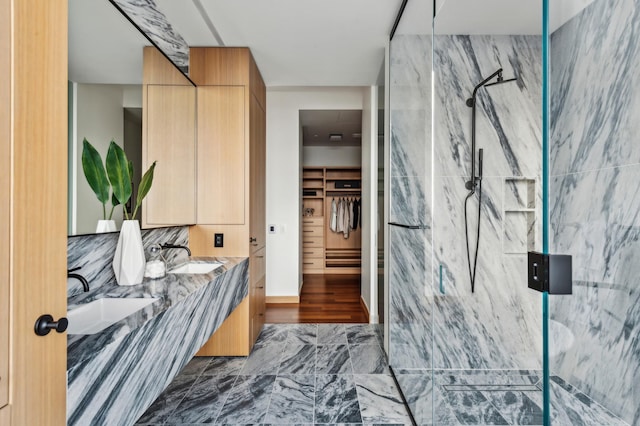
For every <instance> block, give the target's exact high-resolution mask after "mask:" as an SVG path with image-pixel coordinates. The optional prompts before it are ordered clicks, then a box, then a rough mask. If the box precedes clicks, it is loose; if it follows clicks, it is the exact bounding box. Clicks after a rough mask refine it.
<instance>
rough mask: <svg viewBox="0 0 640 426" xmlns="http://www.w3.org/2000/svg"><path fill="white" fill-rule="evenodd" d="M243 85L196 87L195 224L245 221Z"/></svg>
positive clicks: (234, 223)
mask: <svg viewBox="0 0 640 426" xmlns="http://www.w3.org/2000/svg"><path fill="white" fill-rule="evenodd" d="M245 153H246V147H245V88H244V87H243V86H204V87H199V88H198V174H197V176H198V178H197V187H198V203H197V204H198V206H197V212H198V213H197V223H198V224H202V225H207V224H211V225H242V224H244V223H245V183H246V181H245V171H246V164H245Z"/></svg>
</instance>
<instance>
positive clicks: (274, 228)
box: [269, 225, 277, 234]
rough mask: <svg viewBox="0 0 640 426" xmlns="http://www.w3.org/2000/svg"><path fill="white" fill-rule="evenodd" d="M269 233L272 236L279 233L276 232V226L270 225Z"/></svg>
mask: <svg viewBox="0 0 640 426" xmlns="http://www.w3.org/2000/svg"><path fill="white" fill-rule="evenodd" d="M269 233H270V234H275V233H277V231H276V225H269Z"/></svg>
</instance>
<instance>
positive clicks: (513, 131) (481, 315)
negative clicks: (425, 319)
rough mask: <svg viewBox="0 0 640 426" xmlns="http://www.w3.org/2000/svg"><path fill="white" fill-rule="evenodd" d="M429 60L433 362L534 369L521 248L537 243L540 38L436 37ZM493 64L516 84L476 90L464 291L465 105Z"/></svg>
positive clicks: (535, 302)
mask: <svg viewBox="0 0 640 426" xmlns="http://www.w3.org/2000/svg"><path fill="white" fill-rule="evenodd" d="M433 60H434V65H433V66H434V88H435V93H434V153H433V155H434V161H433V170H432V173H433V174H432V179H433V188H434V189H433V191H434V193H433V199H430V198H428V199H427V209H428V210H429V211H431V212H433V265H432V271H431V272H430V275H432V276H433V280H432V282H433V291H434V292H436V291H437V296H436V297H435V298H434V310H433V313H432V315H433V327H434V329H433V335H434V351H433V352H434V353H433V357H434V361H433V362H434V368H436V369H440V368H447V369H448V368H453V369H527V370H538V369H541V368H542V365H541V353H542V340H541V336H542V325H541V297H540V294H539V293H536V292H533V291H531V290H529V289H528V288H527V277H526V273H527V264H526V253H527V251H528V250H533V249H538V250H539V249H540V246H541V230H542V228H541V225H542V224H541V220H540V218H541V204H542V203H541V187H540V176H541V172H542V164H541V158H542V156H541V129H542V123H541V81H542V78H541V66H540V64H541V38H540V37H539V36H491V35H486V36H485V35H483V36H475V35H474V36H462V35H453V36H449V35H437V36H436V37H435V41H434V58H433ZM498 68H503V69H504V73H503V74H504V78H505V79H508V78H511V77H517V79H518V80H517V81H516V82H511V83H506V84H502V85H497V86H492V87H487V88H481V89H479V91H478V95H477V104H476V105H477V106H476V149H479V148H483V149H484V170H483V172H484V173H483V175H484V178H483V179H482V209H481V217H482V219H481V231H480V247H479V254H478V261H477V273H476V284H475V293H472V292H471V284H470V278H469V270H468V266H467V252H466V244H465V219H464V200H465V197H466V195H467V194H468V190H467V189H466V188H465V181H467V180H468V179H469V177H470V174H471V158H472V153H471V116H472V113H471V111H472V110H471V108H469V107H468V106H467V105H466V103H465V101H466V99H467V98H469V97H471V93H472V92H473V88H474V86H475V85H476V84H478V83H479V82H480V81H482V80H483V79H484V78H486V77H487V76H489V75H491V74H492V73H493V72H494V71H496V70H497V69H498ZM476 156H477V153H476ZM476 158H477V157H476ZM476 171H477V168H476ZM477 202H478V197H477V194H476V195H474V196H472V198H471V200H470V201H469V205H468V214H469V219H470V220H469V237H470V247H471V253H472V260H473V250H474V249H475V241H476V223H477V205H478V204H477ZM440 267H442V292H441V291H440V289H439V281H440ZM443 293H444V294H443Z"/></svg>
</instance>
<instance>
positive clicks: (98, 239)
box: [67, 226, 189, 297]
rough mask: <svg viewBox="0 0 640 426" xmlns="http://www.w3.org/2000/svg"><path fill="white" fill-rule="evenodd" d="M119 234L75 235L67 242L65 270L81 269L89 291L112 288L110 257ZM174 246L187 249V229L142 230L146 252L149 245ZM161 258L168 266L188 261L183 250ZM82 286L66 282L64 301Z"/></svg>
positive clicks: (77, 283) (79, 291) (112, 274)
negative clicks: (168, 244)
mask: <svg viewBox="0 0 640 426" xmlns="http://www.w3.org/2000/svg"><path fill="white" fill-rule="evenodd" d="M119 235H120V234H119V233H118V232H112V233H107V234H91V235H77V236H70V237H68V238H67V268H68V269H71V268H75V267H78V266H80V267H81V269H80V270H78V271H76V273H78V274H80V275H82V276H83V277H85V278H86V279H87V281H88V282H89V289H90V291H93V290H96V289H98V288H101V287H103V286H115V285H116V277H115V274H114V272H113V268H112V265H111V264H112V262H113V255H114V253H115V251H116V245H117V244H118V237H119ZM161 243H173V244H179V245H183V246H187V247H188V246H189V228H188V227H187V226H176V227H170V228H154V229H143V230H142V244H143V245H144V248H145V252H146V249H147V248H148V247H149V246H150V245H152V244H161ZM163 256H164V257H165V259H166V260H167V262H169V263H176V262H178V261H183V260H186V259H187V253H186V251H185V250H174V249H170V250H165V251H163ZM82 291H83V289H82V283H80V281H78V280H77V279H75V278H72V279H68V280H67V297H71V296H75V295H76V294H79V293H82Z"/></svg>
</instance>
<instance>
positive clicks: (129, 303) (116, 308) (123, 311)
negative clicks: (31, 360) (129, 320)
mask: <svg viewBox="0 0 640 426" xmlns="http://www.w3.org/2000/svg"><path fill="white" fill-rule="evenodd" d="M156 300H158V299H157V298H104V299H98V300H94V301H93V302H90V303H86V304H84V305H81V306H79V307H77V308H75V309H72V310H71V311H69V312H67V319H68V320H69V327H68V328H67V333H69V334H95V333H98V332H100V331H102V330H104V329H105V328H107V327H109V326H110V325H112V324H114V323H116V322H118V321H120V320H121V319H124V318H126V317H128V316H129V315H131V314H133V313H135V312H137V311H139V310H140V309H142V308H144V307H146V306H149V305H150V304H152V303H153V302H155V301H156Z"/></svg>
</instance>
